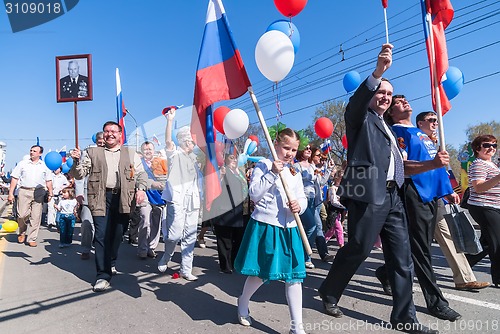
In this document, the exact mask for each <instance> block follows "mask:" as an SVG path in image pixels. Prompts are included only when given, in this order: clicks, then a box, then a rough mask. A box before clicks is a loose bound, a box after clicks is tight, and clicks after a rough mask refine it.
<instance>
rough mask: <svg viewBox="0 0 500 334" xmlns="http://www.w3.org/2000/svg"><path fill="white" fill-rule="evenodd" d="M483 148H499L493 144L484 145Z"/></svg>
mask: <svg viewBox="0 0 500 334" xmlns="http://www.w3.org/2000/svg"><path fill="white" fill-rule="evenodd" d="M481 146H482V147H483V148H490V147H493V148H497V144H496V143H495V144H492V143H482V144H481Z"/></svg>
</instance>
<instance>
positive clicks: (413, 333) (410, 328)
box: [392, 323, 439, 334]
mask: <svg viewBox="0 0 500 334" xmlns="http://www.w3.org/2000/svg"><path fill="white" fill-rule="evenodd" d="M392 329H395V330H397V331H400V332H404V333H410V334H439V331H438V330H435V329H430V328H429V327H425V326H424V325H422V324H418V323H407V324H401V323H400V324H392Z"/></svg>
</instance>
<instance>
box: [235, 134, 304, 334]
mask: <svg viewBox="0 0 500 334" xmlns="http://www.w3.org/2000/svg"><path fill="white" fill-rule="evenodd" d="M274 147H275V148H276V154H277V156H278V160H276V161H271V160H269V159H264V160H261V161H260V162H259V163H258V164H257V165H256V166H255V169H254V171H253V174H252V179H251V181H250V186H249V194H250V199H251V200H252V201H253V202H254V203H255V209H254V211H253V213H252V216H251V218H250V221H249V222H248V225H247V228H246V230H245V235H244V236H243V241H242V243H241V246H240V250H239V252H238V255H237V257H236V260H235V264H234V267H235V269H236V270H237V271H238V272H240V273H241V274H243V275H248V277H247V279H246V281H245V285H244V287H243V292H242V293H241V296H240V297H239V298H238V321H239V323H240V324H241V325H243V326H250V325H251V324H252V320H251V318H250V312H249V310H248V304H249V302H250V298H251V297H252V295H253V294H254V293H255V291H257V289H258V288H259V287H260V286H261V285H262V284H263V283H264V282H268V281H275V280H281V281H285V293H286V299H287V302H288V307H289V310H290V317H291V329H290V333H293V334H295V333H304V330H303V326H302V281H303V279H304V278H305V277H306V268H305V265H304V262H305V261H304V247H303V245H302V239H301V237H300V234H299V230H298V228H297V224H296V223H295V219H294V216H293V213H299V214H302V213H303V212H304V210H305V209H306V207H307V199H306V196H305V193H304V186H303V184H302V177H301V175H300V174H295V173H292V170H293V171H295V170H294V169H293V168H290V166H291V164H292V163H293V159H294V157H295V155H296V154H297V149H298V147H299V135H298V134H297V133H296V132H295V131H293V130H292V129H288V128H287V129H284V130H283V131H280V132H279V133H278V135H277V138H276V141H275V145H274ZM280 172H282V175H283V176H284V177H285V180H286V182H287V184H288V187H289V190H290V193H291V194H292V197H294V199H292V200H291V201H290V202H288V200H287V197H286V194H285V191H284V189H283V185H282V183H281V180H280V178H279V177H278V174H279V173H280Z"/></svg>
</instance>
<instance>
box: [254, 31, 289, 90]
mask: <svg viewBox="0 0 500 334" xmlns="http://www.w3.org/2000/svg"><path fill="white" fill-rule="evenodd" d="M294 60H295V53H294V51H293V44H292V41H291V40H290V38H288V36H287V35H285V34H284V33H282V32H281V31H278V30H271V31H268V32H266V33H265V34H264V35H262V36H261V37H260V38H259V41H258V42H257V46H256V47H255V62H256V63H257V67H258V68H259V71H260V72H261V73H262V74H263V75H264V76H265V77H266V78H267V79H269V80H271V81H273V82H278V81H281V80H283V79H284V78H285V77H286V76H287V74H288V73H290V70H291V69H292V67H293V62H294Z"/></svg>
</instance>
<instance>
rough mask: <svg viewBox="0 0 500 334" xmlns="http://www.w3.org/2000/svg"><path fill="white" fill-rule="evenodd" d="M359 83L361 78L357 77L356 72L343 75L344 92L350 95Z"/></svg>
mask: <svg viewBox="0 0 500 334" xmlns="http://www.w3.org/2000/svg"><path fill="white" fill-rule="evenodd" d="M360 83H361V76H360V75H359V73H358V72H356V71H350V72H347V73H346V74H345V75H344V80H343V84H344V89H345V91H346V92H348V93H350V92H352V91H354V90H356V88H358V86H359V84H360Z"/></svg>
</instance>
